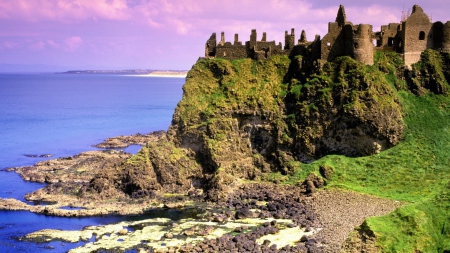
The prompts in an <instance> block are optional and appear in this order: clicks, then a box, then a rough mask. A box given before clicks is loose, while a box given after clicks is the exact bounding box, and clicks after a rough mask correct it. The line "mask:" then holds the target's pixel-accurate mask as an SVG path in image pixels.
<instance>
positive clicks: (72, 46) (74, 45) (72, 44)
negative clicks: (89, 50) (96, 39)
mask: <svg viewBox="0 0 450 253" xmlns="http://www.w3.org/2000/svg"><path fill="white" fill-rule="evenodd" d="M64 42H65V43H66V46H67V47H68V49H69V50H70V51H74V50H76V49H78V48H79V47H80V46H81V45H82V44H83V40H82V39H81V38H80V37H77V36H72V37H70V38H67V39H66V40H65V41H64Z"/></svg>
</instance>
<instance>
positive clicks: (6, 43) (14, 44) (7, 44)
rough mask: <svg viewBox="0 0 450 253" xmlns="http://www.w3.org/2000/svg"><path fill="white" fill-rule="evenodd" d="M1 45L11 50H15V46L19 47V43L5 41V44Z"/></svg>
mask: <svg viewBox="0 0 450 253" xmlns="http://www.w3.org/2000/svg"><path fill="white" fill-rule="evenodd" d="M1 45H2V46H3V47H5V48H9V49H13V48H16V47H17V46H19V43H16V42H10V41H6V42H3V44H1Z"/></svg>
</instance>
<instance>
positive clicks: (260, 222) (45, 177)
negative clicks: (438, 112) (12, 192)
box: [0, 132, 402, 252]
mask: <svg viewBox="0 0 450 253" xmlns="http://www.w3.org/2000/svg"><path fill="white" fill-rule="evenodd" d="M164 135H165V133H164V132H155V133H150V134H147V135H141V134H137V135H133V136H119V137H115V138H109V139H107V140H106V141H105V142H104V143H102V144H101V145H96V146H102V147H107V148H118V147H125V145H132V144H139V145H147V144H148V142H157V141H158V140H159V139H160V138H163V137H164ZM131 156H132V155H131V154H127V153H125V152H123V151H118V150H114V149H107V150H100V151H89V152H83V153H81V154H78V155H75V156H71V157H65V158H58V159H55V160H49V161H43V162H39V163H37V164H35V165H34V166H26V167H18V168H10V169H8V170H9V171H15V172H17V173H19V174H20V175H21V177H22V178H23V179H25V180H28V181H36V182H46V183H48V185H46V186H45V187H43V188H41V189H39V190H37V191H35V192H32V193H29V194H27V195H26V199H27V200H28V201H33V202H34V204H31V203H25V202H22V201H19V200H16V199H0V209H1V210H27V211H30V212H34V213H39V214H45V215H52V216H63V217H83V216H97V215H142V214H148V213H150V212H152V211H158V212H167V211H168V210H169V209H176V210H180V211H181V212H185V211H186V210H194V212H195V213H198V214H197V215H196V217H193V218H186V219H181V220H170V219H168V218H156V219H146V220H142V221H136V222H122V223H119V224H111V225H107V226H96V227H86V228H84V229H83V230H82V231H60V230H41V231H37V232H34V233H31V234H29V235H26V236H24V237H22V238H21V240H28V241H34V242H46V241H54V240H56V241H63V242H77V241H86V242H87V241H89V240H92V238H93V236H94V235H95V240H94V242H89V243H88V242H87V243H86V244H85V245H83V246H81V247H78V248H76V249H73V250H71V251H70V252H92V251H96V250H105V251H108V252H119V251H125V250H132V249H135V250H137V252H339V251H340V249H341V247H342V245H343V244H344V242H345V240H346V238H347V237H348V235H349V233H350V232H351V231H352V230H353V229H354V228H355V227H356V226H358V225H360V224H361V223H362V222H363V221H364V219H365V218H367V217H370V216H377V215H383V214H387V213H389V212H391V211H392V210H394V209H395V208H397V207H398V206H400V205H402V203H399V202H395V201H391V200H386V199H380V198H376V197H373V196H368V195H363V194H358V193H354V192H350V191H341V190H327V189H324V190H316V186H318V187H321V186H323V181H322V182H317V180H318V178H315V177H314V176H310V177H309V178H308V179H307V180H306V181H305V183H303V184H299V185H298V186H288V185H278V184H274V183H267V182H241V183H240V185H239V186H237V187H234V190H233V192H232V193H231V194H229V195H228V197H227V198H226V199H221V200H218V201H216V202H209V201H207V199H208V198H207V194H206V193H204V192H203V191H202V190H201V189H196V188H192V189H191V190H189V191H188V192H186V193H185V194H168V193H163V192H161V193H158V192H157V191H156V192H154V193H153V194H152V195H143V196H129V195H126V194H124V193H123V192H121V191H117V190H116V191H113V192H111V193H110V195H109V198H105V197H104V195H101V196H100V195H96V194H95V193H87V192H86V191H85V189H86V187H87V186H88V185H89V183H90V182H91V181H92V179H93V178H94V176H95V175H96V174H98V173H99V172H100V171H101V170H103V169H104V168H105V167H111V166H116V165H120V164H122V163H124V162H125V161H126V160H127V159H128V158H130V157H131ZM323 173H324V174H327V173H329V172H328V171H326V170H325V171H323ZM130 227H133V228H134V229H129V228H130ZM150 234H151V236H150ZM144 238H146V239H144Z"/></svg>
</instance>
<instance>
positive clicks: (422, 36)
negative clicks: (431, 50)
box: [419, 31, 425, 40]
mask: <svg viewBox="0 0 450 253" xmlns="http://www.w3.org/2000/svg"><path fill="white" fill-rule="evenodd" d="M424 39H425V32H424V31H421V32H420V33H419V40H424Z"/></svg>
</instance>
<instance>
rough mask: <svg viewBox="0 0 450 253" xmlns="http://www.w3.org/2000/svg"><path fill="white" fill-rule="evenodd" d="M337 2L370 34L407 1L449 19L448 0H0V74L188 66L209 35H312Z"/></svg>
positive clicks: (280, 38)
mask: <svg viewBox="0 0 450 253" xmlns="http://www.w3.org/2000/svg"><path fill="white" fill-rule="evenodd" d="M340 4H342V5H344V6H345V11H346V15H347V21H350V22H352V23H353V24H361V23H363V24H372V25H373V30H374V32H375V31H379V30H380V26H381V25H382V24H388V23H397V22H400V19H401V16H402V11H405V12H407V11H408V10H410V9H411V8H412V6H413V4H418V5H420V6H421V7H422V8H423V9H424V11H425V13H427V14H428V15H429V16H430V17H431V18H432V21H433V22H436V21H442V22H444V23H445V22H447V21H448V20H450V2H449V1H448V0H416V1H415V2H411V1H406V0H396V1H392V0H378V1H369V0H358V1H355V0H340V1H337V0H327V1H322V0H220V1H219V0H0V71H7V70H10V69H20V68H22V69H23V68H26V69H27V70H29V71H33V70H43V69H45V70H54V71H64V70H75V69H81V70H87V69H115V70H120V69H155V70H188V69H190V68H191V66H192V65H193V64H194V63H195V61H196V60H197V59H198V58H199V57H202V56H204V47H205V43H206V40H207V39H208V38H209V37H210V35H211V33H213V32H215V33H217V35H218V36H219V37H220V32H222V31H224V32H225V38H226V41H233V39H234V34H235V33H238V34H239V40H241V41H242V42H245V41H248V40H249V38H250V32H251V30H252V29H256V30H257V32H258V39H259V40H260V39H261V37H262V33H263V32H266V33H267V40H268V41H273V40H275V41H276V42H277V43H278V42H282V43H283V44H284V31H286V30H289V31H290V30H291V28H294V29H295V34H296V37H298V38H299V37H300V34H301V30H303V29H304V30H305V31H306V34H307V38H308V40H313V39H314V36H315V35H316V34H318V35H320V36H321V37H323V36H324V35H325V34H326V33H327V27H328V22H334V20H335V18H336V14H337V11H338V8H339V5H340ZM298 38H297V39H298Z"/></svg>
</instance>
